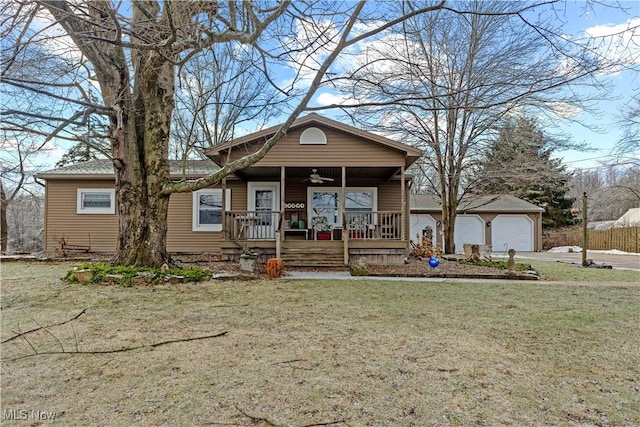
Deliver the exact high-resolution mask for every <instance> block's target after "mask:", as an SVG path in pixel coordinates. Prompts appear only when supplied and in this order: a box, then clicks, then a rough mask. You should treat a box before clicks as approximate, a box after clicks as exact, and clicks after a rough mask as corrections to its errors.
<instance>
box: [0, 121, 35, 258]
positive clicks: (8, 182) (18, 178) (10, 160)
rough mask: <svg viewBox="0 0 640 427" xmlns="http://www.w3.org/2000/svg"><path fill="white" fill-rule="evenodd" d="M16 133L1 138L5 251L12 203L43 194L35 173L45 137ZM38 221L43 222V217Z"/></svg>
mask: <svg viewBox="0 0 640 427" xmlns="http://www.w3.org/2000/svg"><path fill="white" fill-rule="evenodd" d="M15 136H16V137H17V138H18V139H15V138H10V137H9V136H8V133H7V132H4V135H3V137H2V139H0V237H1V242H2V243H1V252H3V253H4V252H6V251H7V247H8V246H7V245H8V241H9V233H10V228H11V227H10V226H9V225H10V222H9V221H8V213H9V210H10V208H11V206H12V205H13V204H14V203H15V202H16V200H18V199H20V198H22V199H25V198H32V199H38V198H39V197H40V195H39V189H38V188H37V186H36V187H34V181H33V176H34V175H35V174H36V173H37V172H38V171H39V170H40V167H39V166H38V165H37V163H36V162H37V159H36V157H37V156H38V155H39V154H42V153H43V152H44V151H45V149H44V145H43V143H42V138H39V137H38V136H33V135H15ZM36 222H38V223H41V222H42V219H39V220H37V221H36ZM15 235H16V234H15V233H14V236H15ZM14 240H15V239H14Z"/></svg>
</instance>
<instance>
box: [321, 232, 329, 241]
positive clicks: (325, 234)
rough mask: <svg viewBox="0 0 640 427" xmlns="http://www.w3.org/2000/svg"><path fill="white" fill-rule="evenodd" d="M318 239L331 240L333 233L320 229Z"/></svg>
mask: <svg viewBox="0 0 640 427" xmlns="http://www.w3.org/2000/svg"><path fill="white" fill-rule="evenodd" d="M318 240H331V234H330V233H326V232H322V231H319V232H318Z"/></svg>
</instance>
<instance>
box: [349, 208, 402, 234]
mask: <svg viewBox="0 0 640 427" xmlns="http://www.w3.org/2000/svg"><path fill="white" fill-rule="evenodd" d="M346 224H347V227H346V229H347V232H348V233H349V239H381V240H400V239H401V238H402V227H401V224H402V212H398V211H372V212H363V211H361V212H357V211H351V212H346Z"/></svg>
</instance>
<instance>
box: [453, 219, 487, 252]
mask: <svg viewBox="0 0 640 427" xmlns="http://www.w3.org/2000/svg"><path fill="white" fill-rule="evenodd" d="M453 240H454V242H455V244H456V252H464V247H463V245H464V244H465V243H474V244H478V245H484V221H483V220H482V218H480V217H479V216H478V215H458V216H457V217H456V231H455V233H454V234H453Z"/></svg>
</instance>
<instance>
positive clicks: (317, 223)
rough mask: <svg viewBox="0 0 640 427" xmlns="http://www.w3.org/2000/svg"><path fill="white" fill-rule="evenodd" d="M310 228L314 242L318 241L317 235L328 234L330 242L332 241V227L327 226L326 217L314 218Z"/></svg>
mask: <svg viewBox="0 0 640 427" xmlns="http://www.w3.org/2000/svg"><path fill="white" fill-rule="evenodd" d="M311 228H312V229H313V239H314V240H318V233H329V236H330V237H329V238H330V240H333V225H331V224H329V221H328V220H327V217H326V216H314V217H313V219H312V220H311Z"/></svg>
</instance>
